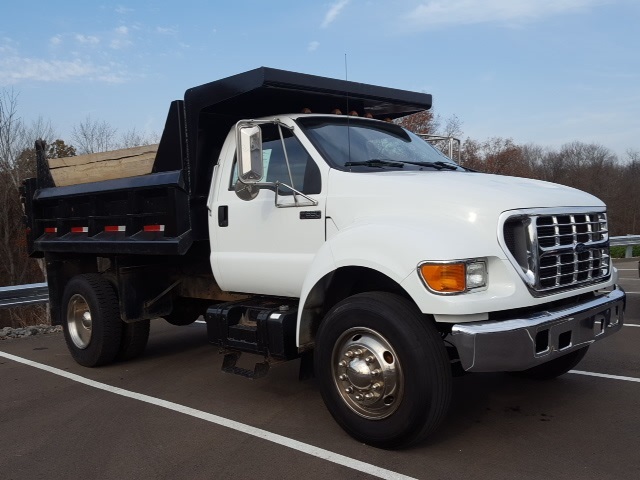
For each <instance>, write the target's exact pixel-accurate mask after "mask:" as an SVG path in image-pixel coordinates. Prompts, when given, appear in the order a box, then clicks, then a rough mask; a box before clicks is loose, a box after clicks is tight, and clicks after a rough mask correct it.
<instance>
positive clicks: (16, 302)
mask: <svg viewBox="0 0 640 480" xmlns="http://www.w3.org/2000/svg"><path fill="white" fill-rule="evenodd" d="M48 301H49V289H48V288H47V284H46V283H30V284H29V285H13V286H11V287H0V308H6V307H17V306H20V305H31V304H33V303H46V302H48Z"/></svg>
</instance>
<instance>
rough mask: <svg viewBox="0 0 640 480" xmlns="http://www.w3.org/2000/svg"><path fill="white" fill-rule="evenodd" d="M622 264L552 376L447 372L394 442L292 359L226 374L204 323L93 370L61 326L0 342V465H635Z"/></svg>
mask: <svg viewBox="0 0 640 480" xmlns="http://www.w3.org/2000/svg"><path fill="white" fill-rule="evenodd" d="M616 264H617V266H618V268H619V273H620V278H621V281H620V283H621V284H622V286H623V287H624V288H625V289H626V290H627V293H628V304H627V313H626V318H625V323H626V325H625V326H624V327H623V328H622V330H621V331H620V332H619V333H618V334H617V335H614V336H613V337H611V338H608V339H605V340H603V341H602V342H598V343H596V344H594V345H593V346H592V347H591V348H590V350H589V353H588V354H587V356H586V357H585V359H584V360H583V361H582V362H581V363H580V364H579V365H578V367H577V368H576V370H575V371H572V372H570V373H568V374H566V375H564V376H563V377H561V378H558V379H556V380H553V381H547V382H539V381H533V380H525V379H521V378H514V377H513V376H510V375H507V374H499V373H496V374H473V375H465V376H462V377H459V378H456V379H454V400H453V404H452V408H451V410H450V413H449V417H448V419H447V421H446V422H445V424H444V425H443V426H442V427H441V428H440V430H439V431H438V432H437V433H436V434H435V435H434V436H432V437H431V438H430V439H429V440H428V441H427V442H426V443H424V444H421V445H419V446H417V447H414V448H411V449H409V450H402V451H383V450H377V449H375V448H371V447H368V446H366V445H362V444H360V443H357V442H356V441H354V440H353V439H351V438H350V437H349V436H348V435H346V434H345V433H344V432H343V431H342V430H341V429H340V428H339V427H338V426H337V424H336V423H335V422H334V421H333V419H332V418H331V416H330V415H329V413H328V412H327V410H326V409H325V407H324V405H323V403H322V399H321V397H320V394H319V392H318V389H317V386H316V384H315V380H313V379H311V380H305V381H298V379H297V377H298V363H297V362H289V363H287V364H284V365H282V366H279V367H277V368H273V369H272V370H271V372H270V373H269V375H267V377H265V378H263V379H259V380H247V379H245V378H242V377H238V376H233V375H228V374H224V373H222V372H221V371H220V365H221V363H222V357H221V356H220V355H218V353H217V350H216V348H215V347H212V346H211V345H209V344H208V343H207V339H206V334H205V333H206V330H205V326H204V325H202V324H193V325H190V326H188V327H173V326H170V325H168V324H166V323H165V322H164V321H160V320H158V321H156V322H155V323H152V333H151V338H150V341H149V346H148V348H147V352H146V355H145V356H144V357H142V358H140V359H138V360H135V361H130V362H128V363H120V364H115V365H111V366H108V367H103V368H98V369H86V368H83V367H81V366H79V365H77V364H76V363H75V362H74V361H73V359H72V358H71V356H70V355H69V354H68V353H67V350H66V347H65V345H64V339H63V337H62V335H61V334H51V335H39V336H35V337H27V338H24V339H15V340H4V341H2V342H0V478H3V479H37V478H47V479H51V478H82V479H92V478H95V479H111V478H127V479H129V478H159V479H165V478H166V479H175V478H189V479H200V478H202V479H205V478H207V479H210V478H240V479H243V478H247V479H253V478H282V479H299V478H304V479H320V478H322V479H325V478H328V477H331V478H348V479H361V478H376V477H382V478H406V477H413V478H421V479H422V478H424V479H467V478H490V479H514V478H518V479H540V478H552V479H572V480H573V479H576V478H580V479H596V478H597V479H609V478H611V479H614V478H615V479H637V478H640V452H639V449H640V347H639V346H638V345H639V344H640V279H639V278H638V260H637V259H635V260H631V259H630V260H621V261H617V262H616ZM245 360H247V361H249V362H250V360H251V359H250V358H247V359H245Z"/></svg>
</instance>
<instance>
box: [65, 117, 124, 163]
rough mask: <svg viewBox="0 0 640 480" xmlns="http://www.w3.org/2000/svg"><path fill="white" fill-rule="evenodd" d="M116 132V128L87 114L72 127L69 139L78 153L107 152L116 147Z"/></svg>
mask: <svg viewBox="0 0 640 480" xmlns="http://www.w3.org/2000/svg"><path fill="white" fill-rule="evenodd" d="M116 132H117V129H115V128H113V127H112V126H111V125H109V123H107V122H106V121H104V120H103V121H101V122H100V121H98V120H93V119H92V118H91V117H90V116H87V118H85V119H84V120H83V121H82V122H80V123H79V124H78V125H76V126H75V127H73V130H72V131H71V139H72V140H73V143H74V145H75V146H76V149H77V151H78V153H79V154H80V155H84V154H86V153H98V152H107V151H109V150H113V149H115V148H117V143H116Z"/></svg>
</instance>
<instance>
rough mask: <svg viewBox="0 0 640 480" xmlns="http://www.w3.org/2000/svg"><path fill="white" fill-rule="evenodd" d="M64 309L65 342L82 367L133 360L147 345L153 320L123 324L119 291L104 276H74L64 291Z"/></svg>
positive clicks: (91, 274) (92, 274)
mask: <svg viewBox="0 0 640 480" xmlns="http://www.w3.org/2000/svg"><path fill="white" fill-rule="evenodd" d="M62 308H63V322H62V325H63V330H64V337H65V341H66V343H67V347H68V349H69V352H70V353H71V356H72V357H73V358H74V359H75V361H76V362H78V363H79V364H80V365H83V366H85V367H97V366H100V365H106V364H108V363H111V362H113V361H117V360H129V359H132V358H134V357H137V356H139V355H141V354H142V352H143V351H144V349H145V347H146V345H147V340H148V338H149V320H143V321H140V322H135V323H125V322H123V321H122V319H121V318H120V308H119V304H118V295H117V293H116V290H115V288H114V287H113V285H111V283H109V282H108V281H107V280H106V279H105V278H104V277H103V276H102V275H100V274H94V273H90V274H83V275H77V276H75V277H73V278H72V279H71V280H70V281H69V283H68V284H67V286H66V288H65V290H64V294H63V297H62Z"/></svg>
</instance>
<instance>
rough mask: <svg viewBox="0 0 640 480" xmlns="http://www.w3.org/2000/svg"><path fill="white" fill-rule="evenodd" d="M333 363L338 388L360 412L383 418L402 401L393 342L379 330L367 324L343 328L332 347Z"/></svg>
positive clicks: (399, 371) (352, 406) (400, 376)
mask: <svg viewBox="0 0 640 480" xmlns="http://www.w3.org/2000/svg"><path fill="white" fill-rule="evenodd" d="M332 363H333V365H332V373H333V379H334V382H335V384H336V387H337V389H338V392H339V393H340V396H341V397H342V399H343V400H344V402H345V403H346V404H347V405H348V406H349V408H351V409H352V410H353V411H355V412H356V413H357V414H358V415H361V416H363V417H365V418H369V419H374V420H377V419H382V418H385V417H388V416H389V415H391V414H392V413H393V412H394V411H395V410H396V409H397V408H398V406H399V405H400V401H401V400H402V394H403V376H402V369H401V367H400V363H399V361H398V357H397V355H396V353H395V351H394V350H393V348H392V347H391V344H390V343H389V342H388V341H387V340H386V339H385V338H384V337H383V336H382V335H380V334H379V333H378V332H376V331H374V330H371V329H368V328H352V329H349V330H347V331H346V332H344V333H343V334H342V336H340V338H339V339H338V341H337V342H336V344H335V347H334V349H333V355H332Z"/></svg>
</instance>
